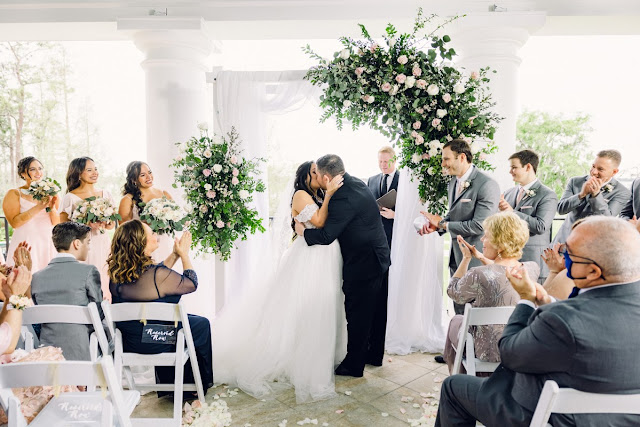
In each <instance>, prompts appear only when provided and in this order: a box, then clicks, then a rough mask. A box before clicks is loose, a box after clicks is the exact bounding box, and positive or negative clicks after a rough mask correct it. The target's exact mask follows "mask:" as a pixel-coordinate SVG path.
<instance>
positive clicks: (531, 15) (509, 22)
mask: <svg viewBox="0 0 640 427" xmlns="http://www.w3.org/2000/svg"><path fill="white" fill-rule="evenodd" d="M545 19H546V16H545V13H544V12H487V13H478V14H473V15H470V16H467V17H464V18H460V20H459V22H458V24H457V25H456V32H455V33H453V34H452V36H451V38H452V45H453V46H454V48H455V49H456V52H457V53H458V55H459V56H458V59H457V61H456V63H457V64H458V65H460V66H462V67H464V68H466V70H467V72H471V71H473V70H478V69H479V68H484V67H487V66H489V67H491V69H492V70H496V71H497V73H496V74H494V73H490V74H489V78H490V79H491V82H490V84H489V86H490V90H491V94H492V98H493V101H494V102H496V106H495V108H494V111H495V112H496V113H497V114H498V115H499V116H501V117H503V118H504V119H503V120H502V121H501V122H500V124H499V125H498V130H497V132H496V134H495V138H494V140H495V142H496V144H497V145H498V148H499V150H498V152H497V153H496V154H495V155H494V156H492V159H491V163H492V164H493V165H494V166H495V167H496V170H495V172H494V177H495V178H496V179H497V181H498V183H499V184H500V187H501V189H502V190H503V191H504V190H505V189H506V188H509V187H510V186H512V185H513V181H512V178H511V176H510V175H509V166H508V165H509V162H508V160H507V159H508V158H509V156H510V155H511V154H513V153H514V152H515V150H516V149H515V147H516V121H517V118H518V114H519V103H518V102H519V101H518V69H519V67H520V63H521V61H522V60H521V59H520V57H519V56H518V50H519V49H520V48H521V47H522V46H523V45H524V44H525V43H526V41H527V39H528V38H529V36H530V34H531V33H532V32H534V31H536V30H537V29H539V28H541V27H542V26H543V25H544V23H545Z"/></svg>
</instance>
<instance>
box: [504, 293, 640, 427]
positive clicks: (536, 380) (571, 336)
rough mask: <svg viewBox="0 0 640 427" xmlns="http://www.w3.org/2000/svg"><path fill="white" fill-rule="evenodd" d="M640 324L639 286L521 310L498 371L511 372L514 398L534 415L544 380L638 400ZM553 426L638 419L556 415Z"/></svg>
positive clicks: (639, 421) (507, 332)
mask: <svg viewBox="0 0 640 427" xmlns="http://www.w3.org/2000/svg"><path fill="white" fill-rule="evenodd" d="M603 313H606V317H605V318H603V316H602V314H603ZM638 324H640V281H639V282H634V283H627V284H622V285H617V286H610V287H605V288H600V289H593V290H590V291H587V292H584V293H582V294H580V295H578V296H576V297H575V298H571V299H568V300H565V301H559V302H556V303H551V304H547V305H544V306H542V307H540V308H539V309H538V310H534V309H533V308H531V307H529V306H527V305H525V304H518V306H517V307H516V309H515V311H514V312H513V314H512V315H511V318H510V319H509V323H508V324H507V325H506V327H505V329H504V332H503V334H502V338H500V343H499V347H500V357H501V359H502V364H503V365H504V366H506V367H507V368H508V369H510V370H511V371H514V372H515V374H514V379H513V388H512V390H511V397H512V398H513V399H514V400H515V401H516V402H517V403H518V404H520V405H521V406H523V407H525V408H526V409H528V410H530V411H533V410H534V409H535V406H536V404H537V401H538V398H539V397H540V393H541V391H542V387H543V385H544V382H545V381H546V380H554V381H556V382H557V383H558V385H559V386H560V387H571V388H575V389H577V390H581V391H585V392H592V393H610V394H629V393H640V356H639V355H638V349H639V348H640V334H638V333H637V325H638ZM505 392H507V393H508V391H505ZM551 423H552V424H553V426H554V427H557V426H573V425H578V426H593V427H596V426H604V425H612V426H613V425H615V426H633V425H640V416H639V415H613V414H577V415H553V416H552V419H551ZM505 425H506V424H505Z"/></svg>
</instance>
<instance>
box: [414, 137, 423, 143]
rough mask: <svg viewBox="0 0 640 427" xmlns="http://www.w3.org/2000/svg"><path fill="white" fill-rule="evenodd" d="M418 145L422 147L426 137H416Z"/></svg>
mask: <svg viewBox="0 0 640 427" xmlns="http://www.w3.org/2000/svg"><path fill="white" fill-rule="evenodd" d="M415 142H416V145H420V144H422V143H423V142H424V137H423V136H422V135H418V136H416V141H415Z"/></svg>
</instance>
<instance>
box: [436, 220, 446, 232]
mask: <svg viewBox="0 0 640 427" xmlns="http://www.w3.org/2000/svg"><path fill="white" fill-rule="evenodd" d="M438 229H440V230H446V229H447V221H445V220H444V219H441V220H440V222H439V223H438Z"/></svg>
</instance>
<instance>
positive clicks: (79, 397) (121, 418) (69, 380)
mask: <svg viewBox="0 0 640 427" xmlns="http://www.w3.org/2000/svg"><path fill="white" fill-rule="evenodd" d="M59 385H86V386H92V387H93V388H94V389H95V387H96V386H100V387H101V389H102V391H98V392H78V393H61V394H60V395H59V396H58V397H54V398H53V399H52V400H51V402H49V404H48V405H47V406H45V407H44V408H43V409H42V411H41V412H40V413H39V414H38V416H37V417H36V418H35V419H34V420H33V421H32V422H31V424H29V425H30V426H33V427H37V426H47V427H51V426H67V425H71V424H72V422H71V421H70V420H69V419H66V420H65V419H64V418H65V417H64V416H60V412H61V411H60V410H59V407H60V406H62V407H64V406H63V405H61V402H63V401H69V400H71V401H72V402H75V404H76V405H81V406H83V407H85V408H87V407H89V406H90V404H89V402H91V404H95V403H94V402H96V401H98V402H99V403H100V404H101V405H100V407H99V408H98V410H97V411H98V418H99V420H100V421H96V422H94V424H96V425H103V426H112V425H117V426H120V427H130V426H131V421H130V418H129V417H130V415H131V412H133V409H134V408H135V407H136V405H137V404H138V402H139V401H140V393H139V392H138V391H126V392H123V391H122V388H121V387H120V384H119V383H118V380H117V379H116V374H115V369H114V366H113V359H112V358H111V356H103V357H102V358H100V359H99V360H98V361H96V362H93V361H92V362H86V361H61V362H52V361H42V362H24V363H20V362H17V363H8V364H5V365H0V404H1V405H2V407H3V408H4V410H5V411H6V413H7V416H8V418H9V424H8V426H9V427H24V426H26V425H27V422H26V420H25V419H24V417H23V415H22V412H21V410H20V401H19V400H18V398H17V397H15V396H14V395H13V392H12V391H11V389H12V388H18V387H32V386H59ZM107 389H108V392H107ZM105 397H106V400H105ZM82 402H87V404H83V403H82ZM112 409H113V414H112V416H110V417H109V414H111V413H112V412H111V411H112ZM94 412H95V411H94ZM100 412H106V413H107V414H106V415H102V414H100ZM56 415H57V416H56ZM54 420H56V421H55V422H54Z"/></svg>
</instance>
